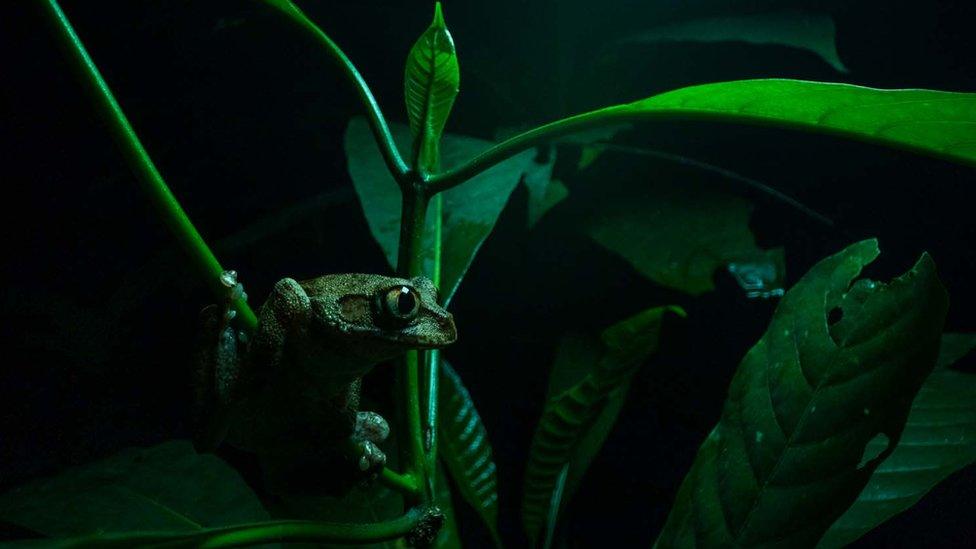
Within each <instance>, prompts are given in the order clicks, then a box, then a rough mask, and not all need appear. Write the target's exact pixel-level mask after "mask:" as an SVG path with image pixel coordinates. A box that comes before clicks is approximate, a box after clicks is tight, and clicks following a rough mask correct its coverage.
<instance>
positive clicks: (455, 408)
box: [438, 361, 501, 546]
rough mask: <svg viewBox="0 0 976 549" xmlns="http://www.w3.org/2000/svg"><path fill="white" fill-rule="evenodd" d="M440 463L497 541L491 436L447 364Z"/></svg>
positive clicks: (442, 370) (443, 376)
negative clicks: (442, 462) (489, 437)
mask: <svg viewBox="0 0 976 549" xmlns="http://www.w3.org/2000/svg"><path fill="white" fill-rule="evenodd" d="M438 406H439V408H440V409H439V411H438V414H439V416H440V425H439V427H438V432H439V434H440V440H441V442H440V453H441V459H442V460H443V461H444V464H445V465H446V466H447V470H448V472H449V473H450V474H451V478H453V479H454V483H455V484H456V485H457V487H458V491H459V492H460V493H461V497H462V498H464V501H466V502H467V503H468V505H470V506H471V507H472V508H474V510H475V511H477V512H478V515H479V516H480V517H481V520H483V521H484V523H485V526H487V527H488V531H489V533H490V534H491V536H492V539H494V540H495V542H496V546H500V545H501V544H500V543H499V541H498V540H500V538H499V537H498V477H497V472H496V468H495V461H494V459H492V455H491V441H489V440H488V432H487V431H486V430H485V425H484V423H482V421H481V416H479V415H478V410H477V409H475V407H474V401H472V400H471V395H470V394H469V393H468V390H467V389H466V388H465V387H464V383H463V382H462V381H461V377H460V376H458V374H457V372H455V371H454V368H452V367H451V365H450V364H448V363H447V362H446V361H442V362H441V367H440V392H439V396H438Z"/></svg>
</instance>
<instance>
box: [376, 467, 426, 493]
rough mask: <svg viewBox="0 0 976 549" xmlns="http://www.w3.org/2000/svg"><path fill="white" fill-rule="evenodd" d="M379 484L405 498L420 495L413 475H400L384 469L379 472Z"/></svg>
mask: <svg viewBox="0 0 976 549" xmlns="http://www.w3.org/2000/svg"><path fill="white" fill-rule="evenodd" d="M379 480H380V482H382V483H383V485H384V486H386V487H387V488H392V489H394V490H396V491H398V492H400V493H402V494H404V495H406V496H410V497H416V496H417V495H418V494H419V493H420V487H419V486H417V479H416V478H414V476H413V475H409V474H407V475H401V474H400V473H397V472H395V471H393V470H392V469H389V468H386V467H384V468H383V470H382V471H381V472H380V478H379Z"/></svg>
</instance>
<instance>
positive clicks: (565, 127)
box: [424, 105, 634, 194]
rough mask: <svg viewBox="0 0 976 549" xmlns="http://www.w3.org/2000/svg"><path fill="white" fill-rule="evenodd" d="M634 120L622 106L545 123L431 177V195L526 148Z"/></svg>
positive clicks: (429, 185)
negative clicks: (584, 131) (587, 130)
mask: <svg viewBox="0 0 976 549" xmlns="http://www.w3.org/2000/svg"><path fill="white" fill-rule="evenodd" d="M633 118H634V114H633V110H631V109H629V108H627V106H626V105H619V106H616V107H608V108H604V109H599V110H596V111H590V112H585V113H583V114H577V115H576V116H570V117H569V118H563V119H561V120H556V121H555V122H550V123H548V124H544V125H542V126H539V127H537V128H534V129H531V130H529V131H526V132H523V133H520V134H518V135H516V136H514V137H511V138H509V139H506V140H505V141H502V142H501V143H499V144H497V145H495V146H494V147H491V148H490V149H488V150H486V151H484V152H482V153H481V154H479V155H478V156H476V157H474V158H472V159H471V160H469V161H467V162H465V163H464V164H462V165H460V166H457V167H455V168H453V169H450V170H448V171H446V172H442V173H439V174H436V175H432V176H429V177H427V178H426V179H425V181H424V182H425V184H426V188H427V192H429V193H431V194H434V193H439V192H443V191H446V190H448V189H450V188H452V187H454V186H456V185H458V184H460V183H462V182H464V181H467V180H468V179H471V178H472V177H474V176H476V175H478V174H479V173H481V172H483V171H485V170H487V169H488V168H490V167H492V166H494V165H495V164H498V163H499V162H501V161H503V160H506V159H508V158H510V157H512V156H515V155H516V154H518V153H520V152H522V151H524V150H525V149H528V148H530V147H534V146H536V145H539V144H542V143H546V142H549V141H552V140H553V139H555V138H557V137H561V136H563V135H567V134H570V133H574V132H578V131H583V130H586V129H589V128H593V127H597V126H606V125H610V124H615V123H619V122H620V121H622V120H632V119H633Z"/></svg>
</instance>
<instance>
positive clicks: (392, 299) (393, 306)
mask: <svg viewBox="0 0 976 549" xmlns="http://www.w3.org/2000/svg"><path fill="white" fill-rule="evenodd" d="M383 305H384V308H385V309H386V313H387V314H388V315H389V316H390V318H392V319H394V320H399V321H401V322H404V321H408V320H412V319H413V317H415V316H417V311H419V310H420V298H419V297H418V296H417V291H416V290H414V289H413V288H411V287H409V286H396V287H394V288H390V289H389V290H387V291H386V295H385V296H384V298H383Z"/></svg>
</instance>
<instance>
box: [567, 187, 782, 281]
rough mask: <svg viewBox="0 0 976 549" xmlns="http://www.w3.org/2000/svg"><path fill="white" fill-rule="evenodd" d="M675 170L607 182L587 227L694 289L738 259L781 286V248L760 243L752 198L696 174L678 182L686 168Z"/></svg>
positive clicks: (649, 271)
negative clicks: (659, 175) (632, 180)
mask: <svg viewBox="0 0 976 549" xmlns="http://www.w3.org/2000/svg"><path fill="white" fill-rule="evenodd" d="M674 173H675V174H676V175H675V177H673V178H668V177H663V178H660V179H655V180H654V181H647V182H641V183H639V184H630V183H628V184H624V183H621V184H617V185H614V186H608V188H607V190H606V192H604V193H603V196H602V197H601V198H600V200H599V203H598V204H597V205H595V206H594V207H591V208H590V209H589V212H590V213H589V215H588V216H587V218H586V219H585V220H583V221H582V223H581V225H582V226H583V230H584V232H585V233H586V234H587V235H589V236H590V237H591V238H592V239H593V240H594V241H596V242H597V243H599V244H600V245H601V246H603V247H605V248H606V249H608V250H610V251H612V252H614V253H615V254H617V255H619V256H621V257H622V258H624V259H625V260H627V262H628V263H630V264H631V265H632V266H633V267H634V268H635V269H637V271H638V272H640V273H641V274H642V275H644V276H646V277H647V278H649V279H651V280H653V281H654V282H656V283H658V284H661V285H662V286H666V287H668V288H674V289H676V290H681V291H684V292H687V293H689V294H691V295H699V294H702V293H704V292H707V291H710V290H713V289H714V288H715V285H714V282H713V275H714V273H715V271H716V269H720V268H726V267H729V266H730V265H733V264H734V265H739V266H745V265H751V266H753V267H754V269H753V270H754V271H755V270H757V269H759V270H763V269H765V271H768V272H770V273H771V276H770V277H769V280H768V281H767V283H766V285H765V289H766V290H770V289H774V288H773V287H777V286H778V287H779V288H782V286H781V284H782V280H781V278H782V272H780V271H781V269H780V268H779V265H780V263H779V255H781V254H782V252H781V251H777V250H768V251H767V250H762V249H760V248H759V247H757V246H756V239H755V237H754V236H753V234H752V231H751V230H750V229H749V218H750V217H751V215H752V210H753V206H752V203H751V202H750V201H748V200H746V199H744V198H741V197H739V196H736V195H735V194H733V193H731V192H729V191H724V190H720V189H716V188H714V186H710V185H704V184H701V182H699V181H693V182H691V183H688V184H683V185H676V184H675V183H674V181H676V180H677V179H678V177H679V176H685V174H688V170H680V171H677V172H674ZM687 176H689V177H694V176H695V174H694V172H691V173H690V175H687ZM777 254H779V255H777ZM777 274H779V275H780V276H778V277H777V276H776V275H777Z"/></svg>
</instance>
